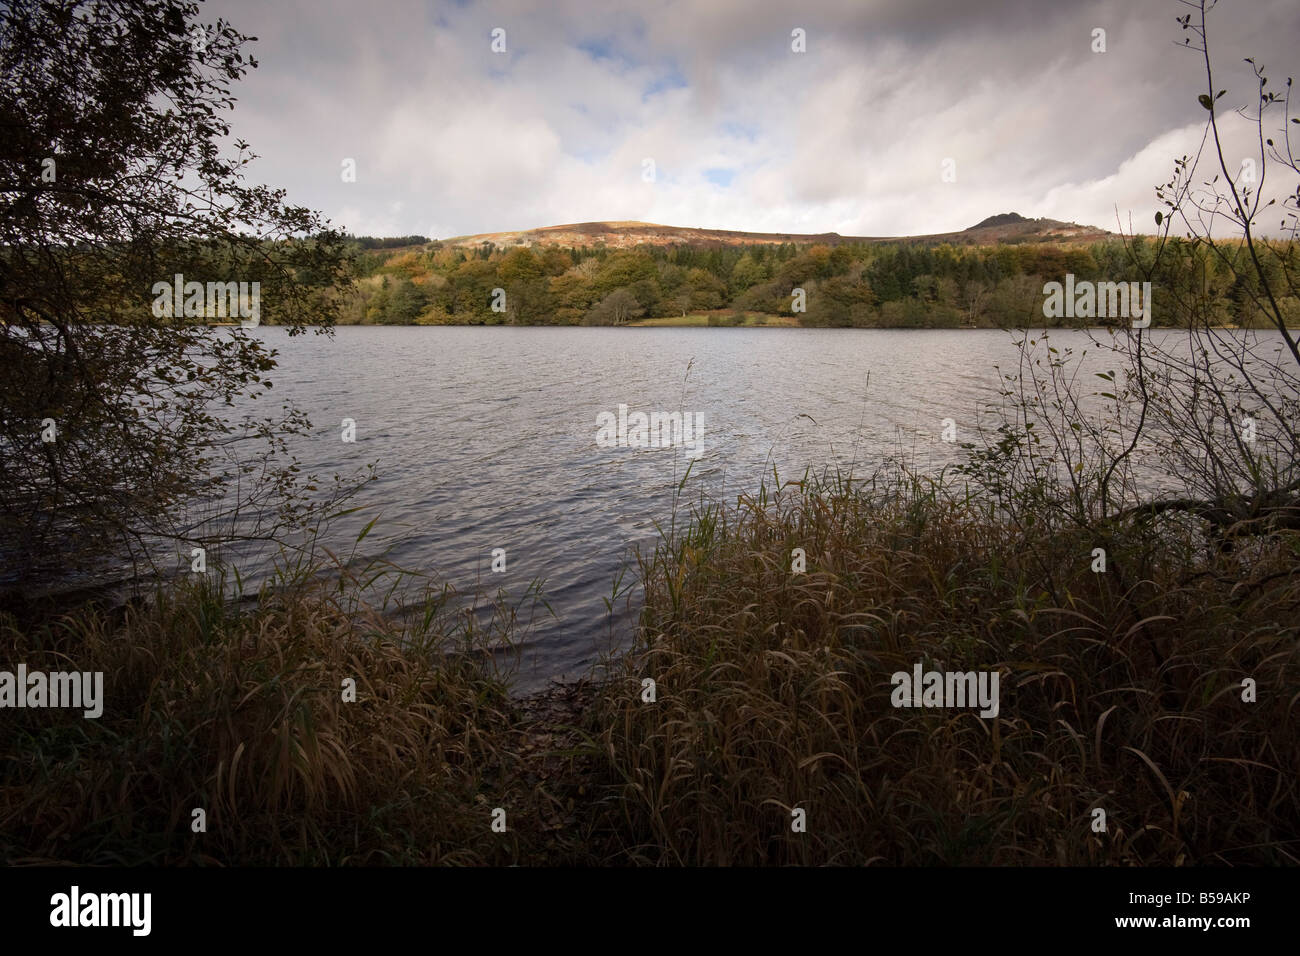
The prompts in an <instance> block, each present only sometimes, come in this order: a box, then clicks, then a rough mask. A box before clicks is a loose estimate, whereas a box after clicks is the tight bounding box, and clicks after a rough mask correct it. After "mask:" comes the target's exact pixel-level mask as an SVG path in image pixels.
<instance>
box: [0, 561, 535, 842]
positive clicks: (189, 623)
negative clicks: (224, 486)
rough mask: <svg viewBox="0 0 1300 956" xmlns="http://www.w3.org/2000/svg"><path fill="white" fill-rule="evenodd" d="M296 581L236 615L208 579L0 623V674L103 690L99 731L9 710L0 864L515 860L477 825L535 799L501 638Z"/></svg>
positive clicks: (347, 586)
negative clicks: (40, 618) (6, 668)
mask: <svg viewBox="0 0 1300 956" xmlns="http://www.w3.org/2000/svg"><path fill="white" fill-rule="evenodd" d="M301 571H302V569H301V568H299V569H297V571H296V572H295V573H294V574H292V575H291V576H290V577H289V578H288V579H285V580H282V581H281V584H283V585H284V586H283V587H278V588H274V589H266V590H264V591H263V592H262V593H261V594H260V595H259V596H258V597H257V599H256V600H254V601H252V602H244V603H243V604H240V603H239V602H235V603H232V602H231V601H230V600H229V596H228V594H227V592H226V589H225V588H224V586H223V585H222V583H221V582H220V581H219V580H215V579H200V580H199V581H198V582H197V583H194V582H190V581H182V582H179V583H177V584H175V585H174V586H171V587H168V588H166V589H160V590H159V592H158V594H157V595H156V598H155V599H154V600H153V601H150V602H146V603H140V604H130V605H128V606H127V608H126V609H125V613H124V614H123V613H121V612H119V613H116V614H114V613H109V612H105V611H103V610H96V609H94V608H82V609H80V610H77V611H75V612H72V613H69V614H67V615H64V616H63V617H61V618H58V619H54V620H47V621H45V622H44V623H41V624H38V625H36V626H20V625H19V624H18V622H17V621H16V620H14V619H13V618H12V617H10V618H7V619H4V618H0V647H3V649H4V652H3V657H4V659H5V661H6V664H8V663H9V662H11V661H12V662H17V661H22V662H25V663H26V664H27V666H28V669H29V672H30V671H32V670H76V671H103V672H104V681H105V688H104V697H105V703H104V712H103V715H102V717H100V718H99V719H97V720H88V719H84V718H83V717H82V714H81V712H80V711H79V710H76V711H67V710H6V711H5V712H4V713H3V714H2V715H0V719H2V720H3V725H4V730H5V733H4V738H3V748H4V758H3V770H0V860H3V861H4V862H5V863H8V864H24V863H63V862H73V863H86V864H114V863H124V864H140V863H148V864H179V863H191V864H315V865H339V864H379V863H383V864H421V863H439V864H485V863H505V862H513V861H514V860H515V859H516V858H517V856H518V853H519V847H518V843H517V840H516V838H515V835H514V834H513V833H512V832H510V830H509V829H508V830H507V832H506V833H505V834H496V833H492V832H491V830H490V827H489V824H490V811H491V809H492V807H493V806H496V805H501V804H503V805H506V806H509V807H511V808H512V809H517V808H519V807H520V806H521V805H523V804H524V803H525V802H526V801H525V799H524V798H522V797H520V796H519V795H518V793H517V792H516V791H515V790H513V789H512V788H516V787H518V786H519V782H518V779H517V767H516V764H517V757H516V752H517V751H518V749H519V746H518V733H517V732H516V730H515V723H516V717H515V714H514V709H515V703H514V702H513V701H512V700H511V699H510V697H509V695H508V693H507V688H506V685H505V682H504V681H503V680H502V679H501V678H500V676H498V675H497V674H496V673H495V672H494V670H493V668H492V667H491V666H489V663H488V662H490V661H491V660H492V656H491V653H490V651H491V647H490V645H491V644H493V643H499V641H500V640H501V639H502V638H506V639H508V636H509V635H508V627H507V628H505V629H504V630H500V629H496V628H492V627H489V628H488V629H487V630H485V631H479V630H476V629H475V625H474V624H473V623H472V621H470V622H469V623H467V622H466V620H464V619H461V620H457V616H456V615H455V614H454V613H452V612H450V611H449V610H448V608H447V606H446V601H445V598H446V595H445V594H442V595H433V596H430V597H429V599H428V601H427V602H426V603H425V604H424V605H423V606H421V607H420V608H419V613H417V614H414V615H408V616H406V617H405V618H396V617H392V616H386V615H384V614H381V613H377V612H374V611H367V610H365V609H364V608H360V612H359V605H358V603H357V599H356V594H357V590H356V586H355V585H356V584H357V582H356V581H355V580H354V579H350V578H349V577H348V573H347V572H346V570H344V571H343V576H342V577H335V578H334V579H333V580H329V579H318V578H317V577H315V576H314V575H310V574H304V573H300V572H301ZM507 618H508V614H507ZM347 678H351V679H353V680H355V682H356V701H355V702H344V700H343V682H344V680H345V679H347ZM196 808H201V809H203V810H204V811H205V813H206V825H207V829H206V832H204V833H196V832H194V831H193V826H192V825H193V820H194V818H193V810H194V809H196Z"/></svg>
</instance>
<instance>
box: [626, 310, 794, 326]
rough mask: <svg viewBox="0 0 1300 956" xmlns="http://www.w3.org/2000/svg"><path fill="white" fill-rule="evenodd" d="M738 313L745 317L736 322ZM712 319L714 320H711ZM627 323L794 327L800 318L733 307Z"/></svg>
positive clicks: (639, 324) (638, 324)
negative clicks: (739, 309)
mask: <svg viewBox="0 0 1300 956" xmlns="http://www.w3.org/2000/svg"><path fill="white" fill-rule="evenodd" d="M738 315H739V316H743V319H742V320H741V321H739V322H736V321H734V317H735V316H738ZM710 319H712V320H713V321H712V322H710V321H709V320H710ZM627 324H628V326H629V327H634V326H635V327H640V328H687V327H691V328H696V327H703V326H708V325H714V326H733V327H738V326H743V327H745V328H761V327H764V326H770V327H772V328H787V329H793V328H798V327H799V320H798V319H797V318H795V317H794V316H786V315H769V314H768V313H766V312H735V311H733V310H731V309H718V310H715V311H712V312H690V313H688V314H686V315H670V316H667V317H665V318H657V319H637V320H636V321H634V322H629V323H627Z"/></svg>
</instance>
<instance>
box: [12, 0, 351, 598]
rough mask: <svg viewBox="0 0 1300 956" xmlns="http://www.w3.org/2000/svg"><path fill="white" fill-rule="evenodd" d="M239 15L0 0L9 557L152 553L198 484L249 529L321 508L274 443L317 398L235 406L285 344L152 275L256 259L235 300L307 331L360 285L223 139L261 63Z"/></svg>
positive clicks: (224, 269) (175, 7)
mask: <svg viewBox="0 0 1300 956" xmlns="http://www.w3.org/2000/svg"><path fill="white" fill-rule="evenodd" d="M249 39H250V38H249V37H246V36H244V35H242V34H240V33H239V32H237V31H236V30H235V29H234V28H233V27H232V26H231V25H230V24H228V23H226V22H225V21H224V20H217V21H216V22H215V23H204V22H201V21H200V20H199V19H198V5H197V4H195V3H188V2H180V0H97V2H82V0H39V2H38V0H12V2H10V3H8V4H6V5H4V6H2V7H0V74H2V75H3V76H4V78H5V79H4V83H3V85H0V130H2V131H3V133H2V135H0V561H2V562H3V565H4V566H5V567H6V568H7V569H11V571H12V572H13V575H12V576H15V577H19V578H23V579H40V578H43V577H46V576H49V575H53V574H55V573H57V572H60V571H63V570H65V569H67V568H70V567H82V566H86V565H89V564H92V563H93V562H94V560H95V559H96V558H97V557H99V556H101V555H104V554H107V553H113V554H131V555H134V556H135V557H136V558H141V557H142V556H144V555H145V554H146V552H147V549H148V548H150V547H151V546H153V545H154V544H156V541H157V540H158V539H160V538H162V539H172V540H173V541H178V542H199V541H203V542H205V543H206V542H207V539H206V538H205V537H204V535H205V534H207V533H208V531H206V530H202V529H200V527H199V526H198V525H197V524H196V523H195V522H194V521H193V520H192V519H191V518H190V517H188V516H187V505H189V504H192V503H193V502H194V501H195V500H196V499H197V498H199V497H202V498H203V499H205V500H207V501H209V502H210V503H211V502H217V503H219V504H213V505H212V507H213V508H215V509H216V513H218V514H224V515H226V516H228V517H229V516H232V515H233V514H234V510H237V509H240V508H243V509H244V511H243V513H244V514H246V515H248V514H252V515H256V516H258V517H257V518H256V520H255V521H254V523H253V525H251V526H250V525H248V524H243V525H241V529H242V530H241V532H240V533H242V534H273V533H276V532H277V531H279V530H283V529H284V528H285V527H287V526H291V525H295V524H298V523H300V522H301V521H303V520H306V518H307V516H308V515H309V513H311V512H312V510H313V508H314V504H313V501H314V500H315V499H314V498H313V497H312V495H311V494H310V492H311V487H310V484H309V482H307V481H306V480H304V479H301V478H299V477H298V476H297V472H296V466H295V465H293V464H292V463H291V461H290V460H289V459H287V457H286V456H285V454H284V450H285V449H284V441H285V438H286V436H287V435H289V434H292V433H293V432H295V431H300V430H302V429H303V428H305V427H306V421H305V418H303V416H301V414H300V413H299V412H297V410H295V409H293V408H292V407H289V406H284V407H282V408H281V409H280V410H278V411H277V412H276V413H275V414H266V415H258V416H256V417H254V416H253V415H251V414H248V415H234V414H232V412H231V409H233V408H234V407H236V406H240V407H244V408H247V407H249V406H248V404H247V403H248V402H249V401H251V400H252V399H256V398H261V397H263V396H265V395H266V394H267V392H268V390H269V389H270V388H271V387H272V381H271V378H270V373H271V372H272V371H273V370H274V369H275V365H276V363H275V353H274V351H272V350H271V349H269V348H267V347H266V345H265V344H264V343H263V341H262V339H261V338H259V336H258V335H257V334H256V333H255V332H254V331H252V330H251V329H250V330H246V329H242V328H239V327H238V326H236V327H235V328H233V329H213V328H210V327H209V326H208V324H207V319H206V314H211V313H210V312H209V311H208V308H207V305H206V304H203V302H202V300H201V299H198V300H196V299H194V297H192V296H191V294H190V291H189V287H186V288H185V290H184V293H185V303H184V304H185V307H184V309H183V310H182V312H188V313H189V314H188V315H186V314H179V313H178V314H170V313H175V312H176V311H177V310H175V309H174V308H171V307H170V303H167V301H166V300H167V298H169V297H166V296H159V294H158V293H157V292H156V291H155V288H156V286H157V285H158V284H160V283H162V284H171V283H172V282H173V280H174V277H175V276H177V275H180V276H182V277H183V280H182V281H183V282H185V283H199V284H201V285H200V286H199V288H200V289H202V290H204V291H207V290H208V289H209V288H210V287H209V286H208V285H207V283H215V282H221V283H225V282H228V281H235V282H242V283H247V284H248V285H247V288H248V289H249V290H250V292H249V295H248V296H247V297H246V298H245V299H244V300H243V304H244V307H242V308H241V310H240V315H239V316H238V317H237V318H233V320H234V321H236V322H238V321H239V320H240V319H244V320H249V319H250V317H251V318H255V319H256V320H257V321H260V322H261V323H263V324H268V323H278V324H283V325H286V326H288V327H289V330H290V332H291V333H294V334H296V333H299V332H301V331H303V330H304V328H305V326H306V324H307V323H308V322H311V323H314V324H317V325H319V326H321V327H327V326H328V325H329V324H330V323H331V322H332V321H333V320H334V317H335V314H336V311H337V305H338V301H339V297H340V295H341V294H343V293H344V292H346V290H347V288H348V285H349V276H350V274H351V273H350V270H349V268H348V266H347V262H346V257H345V247H346V240H345V238H344V237H343V236H342V235H341V234H339V233H338V232H336V231H333V230H330V229H328V228H327V227H326V223H325V222H324V221H323V220H322V219H321V218H320V217H319V216H318V215H317V214H316V213H314V212H312V211H310V210H308V209H305V208H302V207H299V206H292V205H288V204H287V203H286V201H285V194H284V192H283V191H282V190H275V189H271V188H268V187H266V186H260V185H254V184H251V183H249V182H247V181H246V178H245V177H246V173H247V170H248V167H249V163H250V162H251V160H252V159H253V158H254V157H253V155H252V154H251V153H250V152H249V150H248V146H247V144H246V143H244V142H243V141H241V140H235V141H234V143H233V146H232V147H227V146H226V142H227V137H228V134H229V133H230V125H229V113H230V110H231V109H232V107H233V105H234V102H235V101H234V97H233V95H232V93H231V86H232V84H233V83H234V82H235V81H237V80H239V79H240V78H242V77H243V76H244V75H245V73H246V72H247V71H248V70H249V69H251V68H253V67H255V66H256V65H257V64H256V61H255V60H254V59H253V57H251V56H250V55H248V53H247V52H246V51H245V45H246V44H247V42H248V40H249ZM253 283H257V284H258V285H257V288H258V289H259V290H260V291H259V296H258V301H256V302H255V301H254V300H253V298H252V292H251V290H252V289H253V285H252V284H253ZM209 298H210V297H209ZM160 299H161V300H162V301H163V302H164V304H165V305H166V306H167V307H160V306H159V304H158V303H159V300H160ZM173 301H174V300H173ZM196 301H198V302H200V304H201V305H203V309H202V311H200V310H198V309H194V310H191V309H190V308H189V306H190V305H191V304H193V303H194V302H196ZM209 304H210V303H209ZM253 307H255V308H256V312H253ZM231 311H233V307H232V309H229V310H227V314H226V318H227V320H231V319H232V316H231V315H230V312H231ZM205 313H206V314H205ZM236 482H237V484H236ZM230 495H233V496H234V497H233V499H232V498H231V497H229V496H230ZM232 509H234V510H232ZM203 527H204V528H206V529H211V528H212V527H213V525H211V524H210V523H209V524H207V525H204V526H203Z"/></svg>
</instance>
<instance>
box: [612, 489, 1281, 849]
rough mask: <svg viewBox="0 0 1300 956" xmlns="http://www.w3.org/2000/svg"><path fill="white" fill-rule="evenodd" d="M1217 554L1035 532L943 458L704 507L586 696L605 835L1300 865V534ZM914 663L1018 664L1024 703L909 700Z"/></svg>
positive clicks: (1127, 538) (647, 844)
mask: <svg viewBox="0 0 1300 956" xmlns="http://www.w3.org/2000/svg"><path fill="white" fill-rule="evenodd" d="M1099 537H1100V538H1104V544H1105V546H1107V547H1108V554H1109V565H1108V568H1107V571H1106V572H1105V573H1094V572H1093V571H1092V567H1091V565H1092V549H1093V548H1094V547H1097V546H1100V545H1101V544H1102V541H1100V540H1099ZM796 547H801V548H803V549H805V551H806V552H807V571H806V573H803V574H798V573H793V572H792V570H791V565H792V561H791V553H792V550H793V549H794V548H796ZM1203 555H1204V549H1203V548H1201V547H1200V546H1199V543H1198V542H1197V541H1196V540H1195V532H1194V531H1192V530H1190V529H1179V528H1176V527H1174V526H1171V525H1165V526H1162V527H1159V528H1155V527H1149V526H1148V527H1144V528H1137V527H1135V526H1122V527H1121V526H1110V527H1107V528H1105V529H1094V530H1092V531H1076V532H1073V533H1069V532H1061V531H1057V532H1055V533H1053V534H1050V535H1042V534H1037V533H1034V532H1032V530H1031V531H1029V532H1026V531H1020V530H1017V527H1016V525H1015V524H1014V523H1012V522H1008V521H1005V520H999V518H998V516H997V515H996V514H995V513H994V512H993V511H992V510H991V509H990V508H989V507H988V506H987V505H986V504H985V503H984V502H983V501H982V500H980V499H978V498H975V497H972V496H968V495H966V494H965V493H964V492H963V491H962V490H961V489H960V488H958V487H956V486H950V485H945V483H944V480H943V479H942V478H941V479H937V480H929V479H920V478H916V477H913V476H907V475H902V476H897V477H896V480H890V481H886V482H884V483H883V484H881V483H879V482H877V483H876V485H875V487H874V488H871V487H868V488H865V489H864V488H862V487H857V486H854V487H850V486H849V484H848V483H846V482H844V481H842V480H830V481H828V482H803V483H799V484H788V485H786V486H784V487H782V488H779V489H764V490H763V491H761V492H760V493H759V494H758V495H757V496H755V497H750V498H741V499H740V500H739V502H738V504H737V505H736V506H735V507H732V508H718V507H714V506H706V507H703V508H700V509H697V512H696V514H695V519H694V521H692V522H690V523H688V524H687V526H686V527H685V528H684V529H682V530H669V531H666V532H665V533H664V535H663V539H662V541H661V542H660V544H659V546H658V547H657V548H656V549H655V550H654V552H653V553H651V554H647V555H643V559H642V575H643V579H644V582H645V587H646V610H645V617H644V622H643V630H642V634H641V636H640V640H639V644H638V647H637V649H636V650H635V652H634V653H633V654H632V655H631V656H630V657H629V658H628V659H627V661H626V662H625V667H624V669H623V672H622V675H621V677H620V678H619V679H618V680H616V681H615V682H614V683H613V684H612V685H611V687H610V689H609V690H608V691H607V693H606V694H605V695H603V697H602V698H601V699H600V701H599V702H598V703H597V706H596V707H595V709H594V711H593V714H592V715H591V718H590V721H589V729H590V732H591V733H592V735H593V737H594V738H595V739H596V741H597V749H598V751H599V752H600V754H601V756H602V759H603V761H604V766H603V768H602V773H603V774H604V775H605V778H604V783H605V786H606V787H607V788H608V790H607V792H608V793H609V794H610V795H612V797H613V798H612V799H606V800H604V801H603V802H602V803H601V804H600V813H601V814H603V816H604V820H605V823H604V825H603V826H602V827H600V828H599V829H600V830H602V831H603V832H605V833H608V834H610V835H611V839H610V840H609V842H608V843H606V844H605V845H604V846H603V847H602V848H601V850H602V853H603V854H604V858H606V859H618V860H623V861H627V862H637V863H658V864H744V865H754V864H868V863H881V864H907V865H964V864H992V865H1088V864H1112V865H1191V864H1211V865H1221V864H1294V863H1296V862H1297V860H1298V859H1300V804H1298V798H1300V784H1298V781H1297V771H1298V770H1300V733H1298V727H1297V721H1298V720H1300V712H1298V710H1297V704H1298V702H1300V694H1298V693H1297V690H1298V689H1300V649H1298V648H1297V634H1298V633H1300V613H1298V611H1300V576H1298V575H1297V558H1298V557H1300V537H1298V536H1297V535H1295V534H1294V533H1284V534H1281V535H1279V536H1277V537H1274V538H1269V539H1265V540H1262V541H1259V542H1256V543H1255V544H1254V545H1253V546H1252V547H1251V548H1247V549H1238V550H1237V552H1236V553H1233V554H1214V555H1213V556H1212V557H1210V558H1205V557H1204V556H1203ZM917 662H921V663H923V664H924V665H925V668H926V669H927V670H928V669H931V668H934V669H940V670H961V671H997V672H998V673H999V674H1000V675H1001V705H1000V713H999V714H998V716H997V717H996V718H994V719H987V720H986V719H982V718H980V717H979V716H977V714H976V710H975V709H965V710H957V709H952V710H944V709H921V708H915V709H913V708H895V707H893V706H892V705H891V701H890V693H891V690H892V685H891V682H890V676H891V674H893V673H894V672H895V671H906V672H911V670H912V668H913V665H914V664H915V663H917ZM647 677H649V678H652V679H653V680H654V681H655V682H656V687H657V698H658V699H657V701H656V702H655V703H645V702H643V700H642V696H641V691H642V681H643V680H644V679H645V678H647ZM1247 677H1249V678H1252V679H1253V680H1254V681H1255V682H1256V684H1257V688H1258V690H1257V694H1258V698H1257V700H1256V701H1255V702H1254V703H1246V702H1243V700H1242V692H1243V688H1242V680H1243V678H1247ZM795 808H802V809H803V810H805V811H806V821H807V832H805V833H797V832H794V831H793V829H792V822H793V817H792V810H794V809H795ZM1098 808H1100V809H1103V810H1105V812H1106V830H1105V832H1095V831H1094V828H1093V824H1094V819H1095V817H1094V814H1093V811H1094V810H1095V809H1098Z"/></svg>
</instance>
